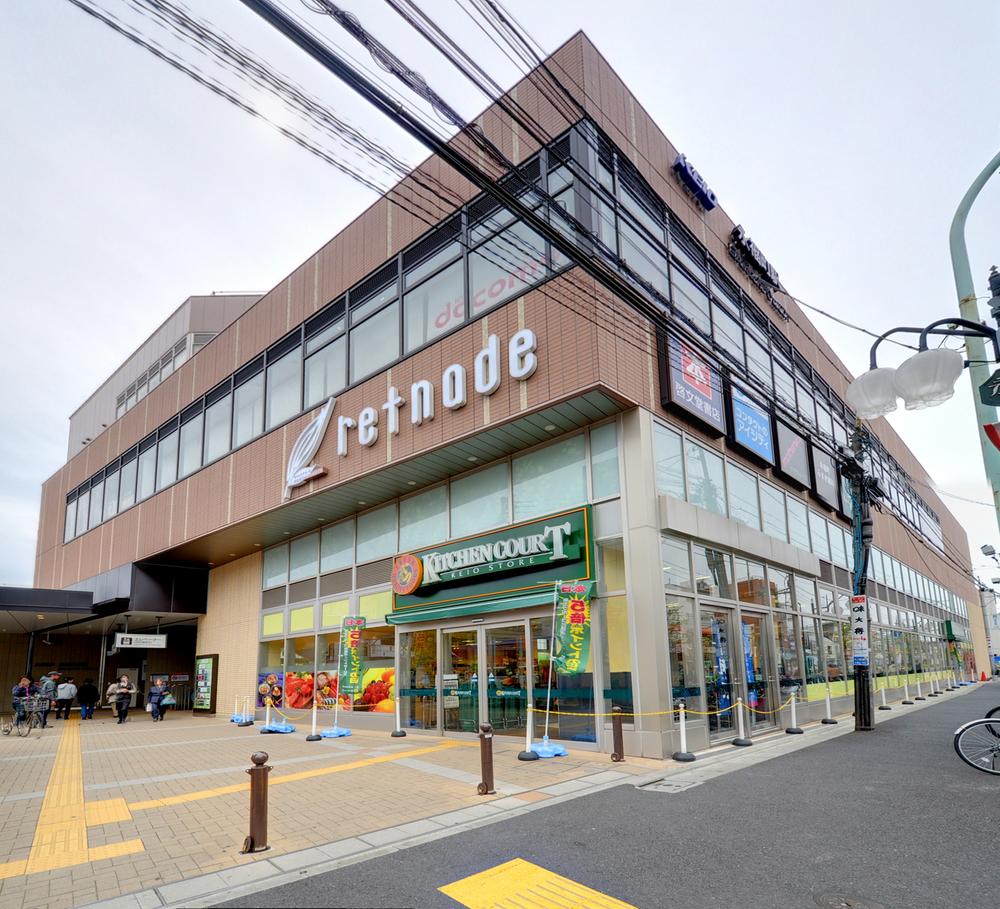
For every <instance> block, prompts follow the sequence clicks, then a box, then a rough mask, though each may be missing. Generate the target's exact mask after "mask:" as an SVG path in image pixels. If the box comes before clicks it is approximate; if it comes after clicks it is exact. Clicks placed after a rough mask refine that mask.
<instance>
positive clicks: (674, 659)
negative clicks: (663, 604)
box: [667, 594, 701, 704]
mask: <svg viewBox="0 0 1000 909" xmlns="http://www.w3.org/2000/svg"><path fill="white" fill-rule="evenodd" d="M667 647H668V650H669V652H670V683H671V685H672V686H673V687H672V692H671V693H672V695H673V698H674V700H675V701H677V700H678V699H680V698H689V699H692V701H693V704H699V703H700V702H701V685H700V683H699V681H698V632H697V630H696V626H695V616H694V600H692V599H689V598H688V597H677V596H672V595H670V594H668V595H667Z"/></svg>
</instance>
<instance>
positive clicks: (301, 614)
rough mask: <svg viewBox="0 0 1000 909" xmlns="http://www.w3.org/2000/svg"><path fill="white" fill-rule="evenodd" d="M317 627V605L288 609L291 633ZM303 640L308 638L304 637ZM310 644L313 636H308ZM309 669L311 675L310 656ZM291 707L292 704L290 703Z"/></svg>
mask: <svg viewBox="0 0 1000 909" xmlns="http://www.w3.org/2000/svg"><path fill="white" fill-rule="evenodd" d="M315 627H316V607H315V606H299V607H298V608H297V609H290V610H289V611H288V631H289V632H290V633H293V634H294V633H295V632H297V631H312V630H313V629H314V628H315ZM302 640H303V641H305V640H306V639H305V638H303V639H302ZM308 641H309V643H310V644H312V642H313V639H312V637H309V638H308ZM289 663H291V654H289ZM308 666H309V670H310V675H311V674H312V673H311V670H312V657H311V655H310V658H309V663H308ZM288 706H289V707H291V706H292V705H291V704H289V705H288Z"/></svg>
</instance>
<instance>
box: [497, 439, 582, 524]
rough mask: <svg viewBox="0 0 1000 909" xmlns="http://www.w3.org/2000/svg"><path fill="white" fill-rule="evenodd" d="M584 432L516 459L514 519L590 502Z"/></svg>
mask: <svg viewBox="0 0 1000 909" xmlns="http://www.w3.org/2000/svg"><path fill="white" fill-rule="evenodd" d="M584 449H585V444H584V438H583V435H582V434H580V435H575V436H570V437H569V438H568V439H563V440H562V441H561V442H555V443H554V444H552V445H546V446H545V447H544V448H539V449H537V450H535V451H532V452H530V453H529V454H526V455H521V456H520V457H518V458H514V461H513V464H512V472H513V486H514V520H515V521H523V520H525V519H526V518H533V517H535V516H536V515H541V514H551V513H552V512H555V511H559V510H560V509H563V508H569V507H570V506H572V505H579V504H581V503H583V502H586V501H587V466H586V462H585V458H584Z"/></svg>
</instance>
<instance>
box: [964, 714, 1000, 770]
mask: <svg viewBox="0 0 1000 909" xmlns="http://www.w3.org/2000/svg"><path fill="white" fill-rule="evenodd" d="M955 753H956V754H957V755H958V756H959V757H960V758H961V759H962V760H963V761H965V763H966V764H968V765H969V766H970V767H974V768H975V769H976V770H982V771H983V773H994V774H997V775H1000V719H982V720H973V721H972V722H971V723H966V724H965V725H964V726H960V727H959V728H958V729H956V730H955Z"/></svg>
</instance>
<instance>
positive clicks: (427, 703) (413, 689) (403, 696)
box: [396, 628, 438, 729]
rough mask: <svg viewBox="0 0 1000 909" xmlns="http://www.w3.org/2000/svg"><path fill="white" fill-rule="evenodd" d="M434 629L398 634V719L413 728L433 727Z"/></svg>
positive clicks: (435, 638)
mask: <svg viewBox="0 0 1000 909" xmlns="http://www.w3.org/2000/svg"><path fill="white" fill-rule="evenodd" d="M437 664H438V661H437V632H436V631H435V630H434V629H433V628H430V629H428V630H426V631H402V632H400V635H399V679H400V688H399V691H398V692H396V694H397V696H398V697H399V698H400V704H399V709H400V722H402V724H403V726H407V727H410V728H413V729H437Z"/></svg>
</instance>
